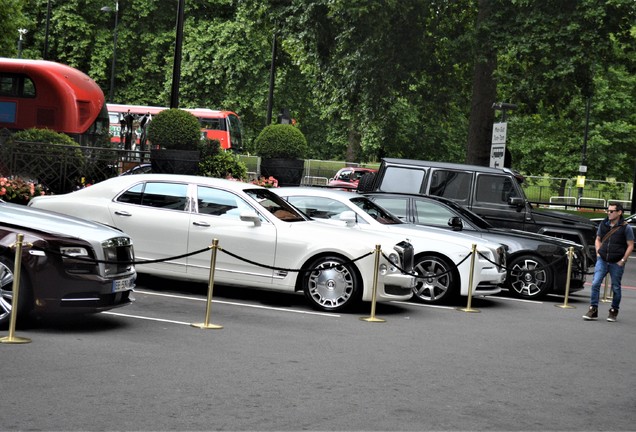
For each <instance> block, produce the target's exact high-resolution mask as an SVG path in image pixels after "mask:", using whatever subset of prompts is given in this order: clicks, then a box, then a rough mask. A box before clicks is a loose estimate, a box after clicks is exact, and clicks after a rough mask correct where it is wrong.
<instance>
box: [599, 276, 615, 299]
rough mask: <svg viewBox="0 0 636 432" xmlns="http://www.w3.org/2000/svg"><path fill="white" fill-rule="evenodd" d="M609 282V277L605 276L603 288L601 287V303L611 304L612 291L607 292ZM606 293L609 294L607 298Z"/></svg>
mask: <svg viewBox="0 0 636 432" xmlns="http://www.w3.org/2000/svg"><path fill="white" fill-rule="evenodd" d="M609 281H610V275H605V286H604V287H603V298H602V299H601V302H603V303H609V302H611V301H612V296H613V295H614V291H609ZM608 292H609V297H608V296H607V293H608Z"/></svg>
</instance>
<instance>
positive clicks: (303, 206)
mask: <svg viewBox="0 0 636 432" xmlns="http://www.w3.org/2000/svg"><path fill="white" fill-rule="evenodd" d="M286 199H287V201H289V202H290V203H291V204H293V205H294V207H296V208H297V209H300V210H301V211H302V212H303V213H305V214H306V215H307V216H309V217H312V218H317V219H338V218H339V217H340V214H341V213H342V212H345V211H352V210H351V209H350V208H349V207H347V206H346V205H345V204H343V203H341V202H340V201H336V200H334V199H332V198H326V197H313V196H290V197H286Z"/></svg>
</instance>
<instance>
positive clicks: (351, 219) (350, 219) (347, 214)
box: [339, 210, 358, 226]
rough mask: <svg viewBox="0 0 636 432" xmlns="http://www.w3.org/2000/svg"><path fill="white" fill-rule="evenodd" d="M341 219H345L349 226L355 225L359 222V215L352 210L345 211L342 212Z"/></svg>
mask: <svg viewBox="0 0 636 432" xmlns="http://www.w3.org/2000/svg"><path fill="white" fill-rule="evenodd" d="M339 219H340V220H341V221H344V222H345V223H346V224H347V226H354V225H355V224H356V223H357V222H358V217H357V216H356V214H355V212H353V211H351V210H347V211H344V212H342V213H341V214H340V217H339Z"/></svg>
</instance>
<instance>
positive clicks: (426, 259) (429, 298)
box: [413, 255, 459, 304]
mask: <svg viewBox="0 0 636 432" xmlns="http://www.w3.org/2000/svg"><path fill="white" fill-rule="evenodd" d="M413 269H414V270H415V273H417V275H418V276H423V278H420V277H418V278H417V280H416V283H415V287H413V298H414V299H416V300H418V301H420V302H422V303H428V304H435V303H441V302H445V301H448V300H450V299H452V298H454V297H456V296H457V295H458V294H459V273H458V272H457V267H456V266H455V265H453V264H452V263H451V262H450V261H449V260H447V259H446V258H443V257H440V256H436V255H422V256H416V257H415V262H414V266H413ZM436 275H441V276H436Z"/></svg>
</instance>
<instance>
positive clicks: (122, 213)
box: [115, 210, 132, 216]
mask: <svg viewBox="0 0 636 432" xmlns="http://www.w3.org/2000/svg"><path fill="white" fill-rule="evenodd" d="M115 214H116V215H117V216H132V215H131V214H130V213H128V212H127V211H119V210H117V211H115Z"/></svg>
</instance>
